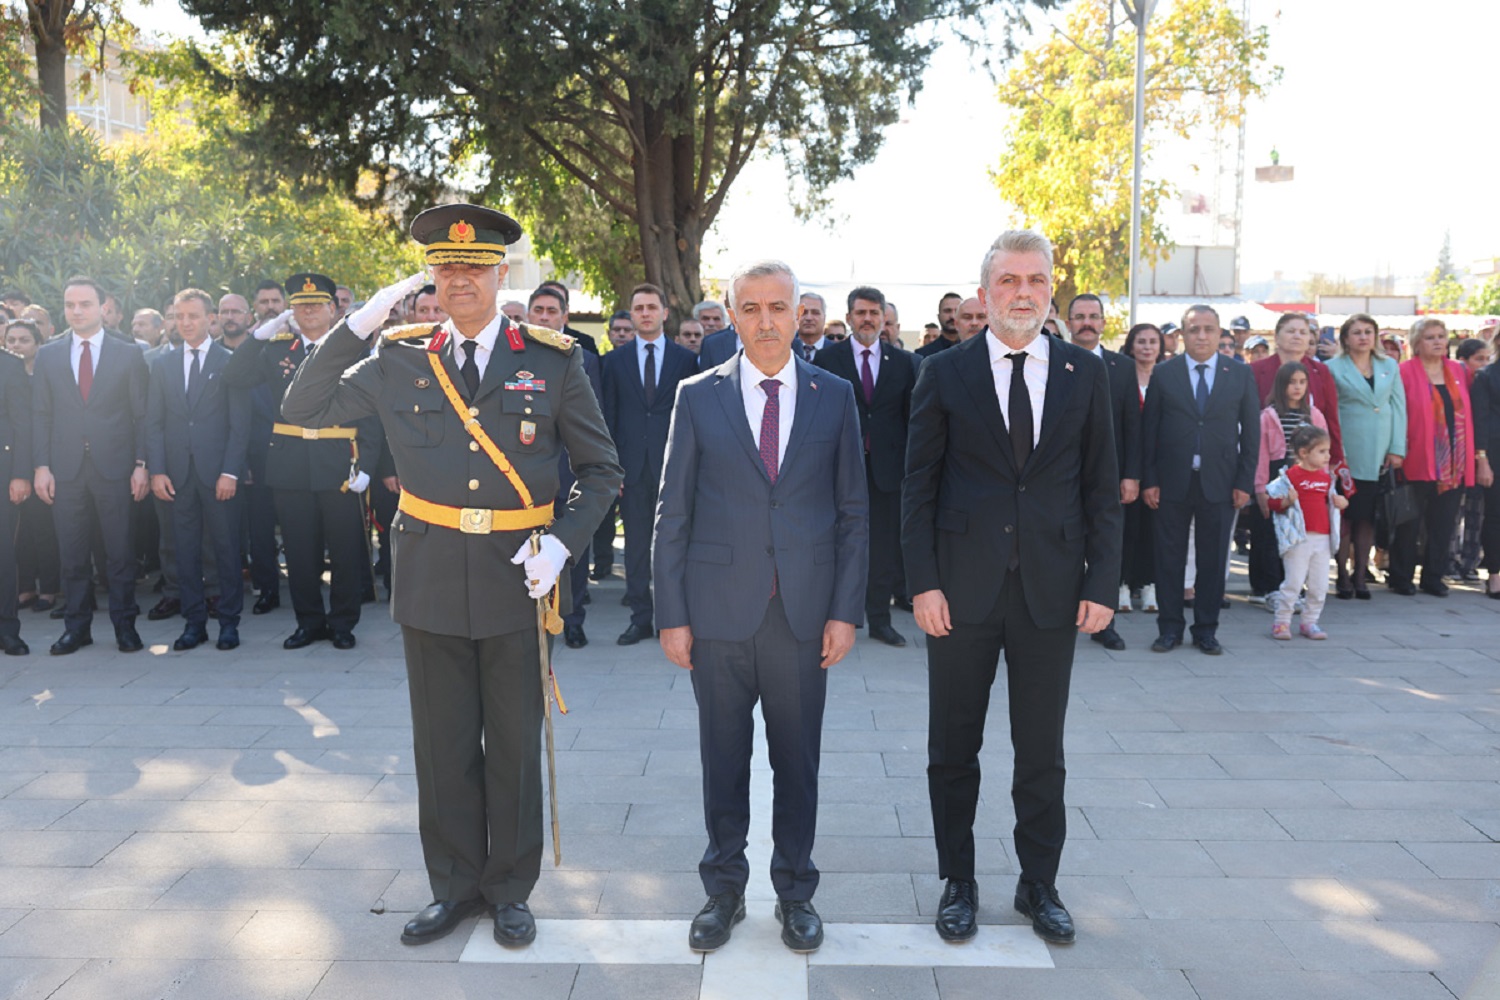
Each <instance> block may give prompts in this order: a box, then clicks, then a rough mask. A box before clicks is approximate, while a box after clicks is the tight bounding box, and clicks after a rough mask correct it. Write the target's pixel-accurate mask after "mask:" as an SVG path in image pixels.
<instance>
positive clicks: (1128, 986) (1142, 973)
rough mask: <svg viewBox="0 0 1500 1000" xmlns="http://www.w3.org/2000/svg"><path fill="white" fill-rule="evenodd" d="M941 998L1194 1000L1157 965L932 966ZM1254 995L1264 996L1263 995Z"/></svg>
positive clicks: (1177, 978)
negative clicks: (1102, 969) (1104, 967)
mask: <svg viewBox="0 0 1500 1000" xmlns="http://www.w3.org/2000/svg"><path fill="white" fill-rule="evenodd" d="M933 972H934V974H935V975H936V977H937V985H938V994H939V996H941V997H942V1000H995V998H996V997H997V996H998V997H1004V998H1005V1000H1062V998H1073V997H1077V998H1085V997H1086V998H1088V1000H1199V996H1198V994H1197V993H1195V992H1194V991H1193V987H1192V986H1191V985H1189V983H1188V980H1187V977H1186V976H1185V975H1184V974H1183V973H1182V972H1179V971H1176V970H1172V971H1166V970H1159V969H1111V970H1109V971H1108V972H1097V971H1094V970H1092V969H958V968H940V969H934V970H933ZM1257 1000H1265V997H1264V996H1261V997H1258V998H1257Z"/></svg>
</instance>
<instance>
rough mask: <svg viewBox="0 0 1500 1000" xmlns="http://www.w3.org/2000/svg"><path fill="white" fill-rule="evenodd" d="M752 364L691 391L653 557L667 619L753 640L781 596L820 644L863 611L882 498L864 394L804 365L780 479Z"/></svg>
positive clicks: (697, 382)
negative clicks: (829, 630) (744, 383)
mask: <svg viewBox="0 0 1500 1000" xmlns="http://www.w3.org/2000/svg"><path fill="white" fill-rule="evenodd" d="M744 364H746V362H745V361H744V357H743V355H739V356H736V357H732V358H730V359H729V360H728V361H726V362H724V363H723V364H721V365H719V366H718V367H717V368H714V369H712V370H710V371H706V372H703V373H701V374H699V375H697V376H696V377H694V378H691V379H688V380H687V381H685V382H683V383H682V384H681V385H680V386H679V388H678V394H677V408H676V410H675V411H674V412H673V414H672V429H671V433H670V435H669V436H668V438H667V457H666V464H665V466H664V467H663V469H662V479H661V494H660V499H659V500H658V501H657V507H656V538H655V544H654V546H653V547H652V552H651V560H652V575H653V581H654V585H655V590H656V625H657V627H658V628H677V627H680V626H683V625H691V626H692V629H693V635H694V637H695V638H698V639H713V640H723V641H727V642H743V641H744V640H746V639H749V638H750V637H751V636H753V635H754V634H755V631H756V629H758V628H759V627H760V624H761V622H762V620H763V619H764V618H765V615H766V607H767V605H768V604H769V603H770V600H771V594H772V591H773V589H774V590H776V591H778V592H779V593H780V594H781V596H782V601H783V604H784V605H785V607H786V616H787V620H788V622H789V623H790V625H791V628H792V632H793V634H795V635H796V637H797V638H798V639H799V640H801V641H804V642H808V641H812V640H815V639H817V638H818V637H820V636H821V635H822V633H823V627H824V625H826V624H827V622H828V621H830V620H836V621H842V622H849V623H850V624H854V625H858V624H860V622H861V620H862V618H863V614H864V601H865V577H866V575H867V571H868V564H869V533H870V524H869V498H868V495H867V493H866V487H865V463H864V444H863V441H862V440H861V437H860V431H859V415H858V413H857V412H856V411H855V407H854V390H853V388H852V387H851V386H850V385H849V383H848V382H845V381H844V380H843V379H841V378H839V377H838V376H836V375H832V374H830V373H828V372H825V371H822V370H820V369H818V368H814V367H813V366H812V365H809V364H807V363H806V362H804V361H801V360H798V361H797V362H796V370H797V377H798V383H797V409H796V415H795V416H794V418H793V420H792V431H791V437H790V439H789V440H788V442H787V447H786V456H785V458H784V459H783V461H782V463H781V467H780V469H779V471H778V475H777V479H776V483H775V485H772V483H771V479H770V477H769V476H768V475H767V474H766V470H765V466H764V465H763V464H762V463H761V460H760V449H759V447H758V445H757V443H756V441H755V438H754V437H753V436H752V434H751V432H750V425H749V423H748V421H746V419H745V404H744V398H743V397H742V396H741V394H740V371H741V368H742V367H743V365H744ZM773 581H774V583H773Z"/></svg>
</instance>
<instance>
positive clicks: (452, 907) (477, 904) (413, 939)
mask: <svg viewBox="0 0 1500 1000" xmlns="http://www.w3.org/2000/svg"><path fill="white" fill-rule="evenodd" d="M482 912H484V900H482V899H466V900H464V901H463V902H461V903H450V902H448V901H447V900H441V899H440V900H438V901H437V902H435V903H433V904H431V905H430V906H428V907H427V908H426V909H425V910H423V911H422V912H421V913H418V914H417V915H416V916H415V917H412V918H411V919H410V920H408V921H407V922H406V926H405V927H403V928H402V929H401V943H402V944H426V943H427V942H429V941H436V940H438V939H439V938H445V937H447V936H448V935H449V934H452V933H453V929H454V928H455V927H457V926H458V925H459V924H461V923H463V922H464V921H465V920H466V919H468V918H469V917H472V916H474V915H475V914H476V913H482Z"/></svg>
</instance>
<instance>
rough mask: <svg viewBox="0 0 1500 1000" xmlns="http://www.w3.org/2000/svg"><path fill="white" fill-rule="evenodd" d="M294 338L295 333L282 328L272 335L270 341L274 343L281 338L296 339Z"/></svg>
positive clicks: (295, 336) (281, 339)
mask: <svg viewBox="0 0 1500 1000" xmlns="http://www.w3.org/2000/svg"><path fill="white" fill-rule="evenodd" d="M296 339H297V335H296V334H295V333H293V332H292V331H290V330H282V331H281V332H280V333H278V334H277V335H276V336H274V337H272V338H271V343H273V344H275V343H278V342H280V341H283V340H296Z"/></svg>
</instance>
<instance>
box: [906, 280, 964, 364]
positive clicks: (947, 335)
mask: <svg viewBox="0 0 1500 1000" xmlns="http://www.w3.org/2000/svg"><path fill="white" fill-rule="evenodd" d="M963 300H964V297H963V296H962V295H960V294H958V293H957V292H944V293H943V297H942V298H940V299H938V335H937V336H936V337H934V338H933V340H932V342H931V343H929V344H923V345H922V346H921V347H919V348H917V349H916V350H915V351H913V352H912V353H913V354H916V355H917V356H918V357H921V358H930V357H932V356H933V355H934V354H937V353H939V352H940V351H946V350H947V349H948V348H950V347H953V346H955V345H957V344H958V343H959V339H958V307H959V305H960V304H961V303H962V302H963ZM919 363H920V362H919Z"/></svg>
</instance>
